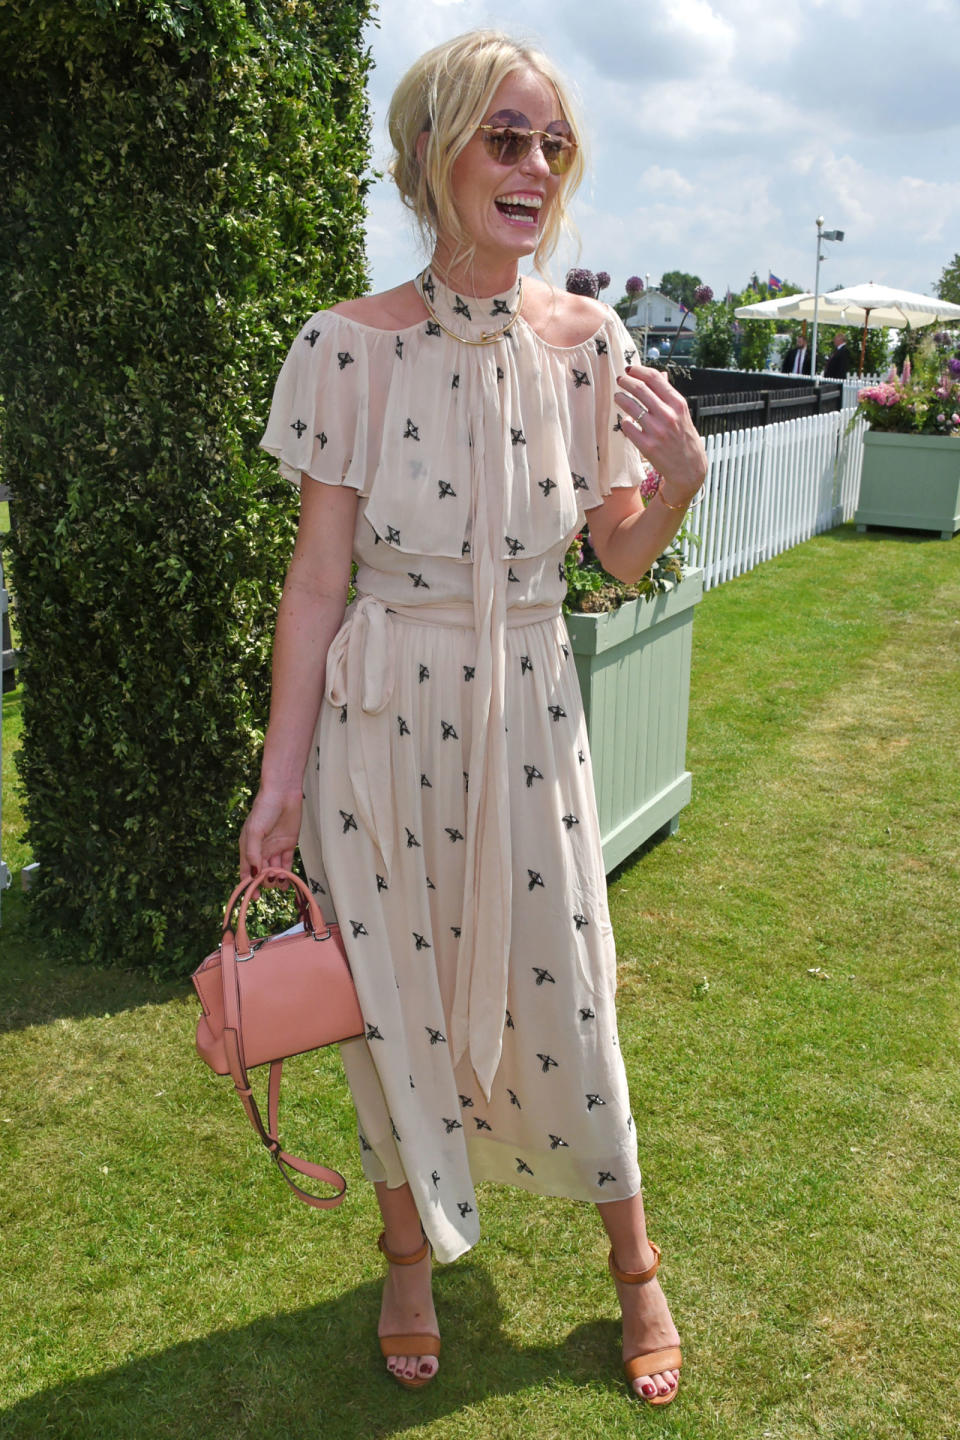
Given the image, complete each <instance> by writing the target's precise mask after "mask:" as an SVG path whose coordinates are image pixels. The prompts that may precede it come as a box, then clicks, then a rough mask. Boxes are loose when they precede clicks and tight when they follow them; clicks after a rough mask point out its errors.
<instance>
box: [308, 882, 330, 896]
mask: <svg viewBox="0 0 960 1440" xmlns="http://www.w3.org/2000/svg"><path fill="white" fill-rule="evenodd" d="M310 892H311V894H313V895H326V893H327V892H326V890H324V888H323V886H322V885H321V884H320V881H319V880H311V881H310Z"/></svg>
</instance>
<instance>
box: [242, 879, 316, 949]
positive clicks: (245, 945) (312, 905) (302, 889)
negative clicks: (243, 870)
mask: <svg viewBox="0 0 960 1440" xmlns="http://www.w3.org/2000/svg"><path fill="white" fill-rule="evenodd" d="M277 880H282V881H286V882H287V883H289V884H291V885H292V886H293V887H294V891H295V899H296V902H297V909H298V910H299V912H300V918H301V920H302V921H303V924H304V928H305V929H308V930H312V931H313V933H314V935H321V934H322V933H323V932H324V931H325V930H326V929H327V923H326V921H325V920H324V918H323V912H322V910H321V909H320V906H319V905H318V904H317V902H316V900H315V899H314V897H313V896H312V895H311V893H310V891H309V890H308V889H307V887H306V885H304V883H303V881H302V880H301V879H300V876H299V875H294V873H293V871H292V870H284V869H282V868H281V867H280V866H279V865H278V866H277V867H276V869H269V870H263V871H261V872H260V874H259V875H251V877H250V879H249V880H241V881H240V884H239V885H238V886H237V887H236V889H235V890H234V892H233V894H232V895H231V896H230V899H229V900H228V901H227V908H226V911H225V912H224V917H223V930H224V934H226V932H227V931H228V930H231V929H232V928H233V927H232V923H231V922H232V920H233V912H234V910H235V909H236V906H237V901H238V900H240V897H241V896H242V897H243V898H242V900H241V903H240V914H239V915H238V917H237V926H236V930H235V931H234V933H235V935H236V943H237V959H238V960H239V959H246V958H248V957H249V955H250V953H251V948H250V937H249V935H248V934H247V911H248V910H249V909H250V906H251V905H252V904H253V902H254V901H255V900H258V899H259V898H260V891H261V889H262V888H263V886H264V885H265V884H267V883H268V882H269V883H273V882H274V881H277Z"/></svg>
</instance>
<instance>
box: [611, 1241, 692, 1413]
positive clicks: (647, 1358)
mask: <svg viewBox="0 0 960 1440" xmlns="http://www.w3.org/2000/svg"><path fill="white" fill-rule="evenodd" d="M647 1244H648V1245H649V1246H650V1249H651V1250H652V1251H653V1264H652V1265H651V1266H650V1267H649V1269H647V1270H621V1269H620V1266H619V1265H618V1264H617V1262H616V1260H615V1259H614V1255H613V1249H612V1247H611V1250H610V1258H609V1262H608V1263H609V1265H610V1274H611V1275H613V1277H614V1278H615V1279H617V1280H619V1281H620V1283H621V1284H622V1285H649V1283H650V1281H651V1280H652V1279H653V1277H654V1276H655V1275H656V1273H657V1271H658V1270H659V1269H660V1250H659V1247H658V1246H656V1245H654V1243H653V1241H652V1240H648V1241H647ZM682 1364H683V1354H682V1352H681V1350H680V1346H679V1345H668V1346H667V1347H666V1349H664V1350H648V1351H647V1352H646V1354H644V1355H631V1357H630V1359H629V1360H625V1361H624V1362H623V1369H624V1373H625V1374H626V1377H627V1383H628V1384H629V1386H630V1389H631V1390H633V1382H634V1380H636V1379H637V1378H638V1376H640V1375H662V1374H663V1373H664V1372H665V1371H667V1370H679V1369H680V1367H681V1365H682ZM679 1389H680V1386H679V1384H677V1385H675V1386H674V1388H673V1389H672V1390H671V1391H670V1393H669V1394H668V1395H652V1396H651V1395H639V1396H638V1399H640V1400H644V1401H646V1403H647V1404H648V1405H670V1404H671V1403H672V1402H673V1401H674V1400H676V1398H677V1393H678V1391H679ZM633 1393H634V1394H635V1395H636V1394H637V1392H636V1391H635V1390H634V1391H633Z"/></svg>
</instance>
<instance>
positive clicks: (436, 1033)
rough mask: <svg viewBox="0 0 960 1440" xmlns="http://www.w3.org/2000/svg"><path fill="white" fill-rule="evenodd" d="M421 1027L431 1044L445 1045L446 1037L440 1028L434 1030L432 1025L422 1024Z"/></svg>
mask: <svg viewBox="0 0 960 1440" xmlns="http://www.w3.org/2000/svg"><path fill="white" fill-rule="evenodd" d="M423 1028H424V1030H426V1032H427V1034H428V1035H429V1036H430V1044H431V1045H445V1044H446V1043H447V1037H446V1035H444V1033H443V1031H442V1030H434V1028H433V1026H432V1025H424V1027H423Z"/></svg>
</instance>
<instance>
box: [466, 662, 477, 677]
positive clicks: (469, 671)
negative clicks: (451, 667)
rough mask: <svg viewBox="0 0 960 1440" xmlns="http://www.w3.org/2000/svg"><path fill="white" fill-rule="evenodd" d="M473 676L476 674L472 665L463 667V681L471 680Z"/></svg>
mask: <svg viewBox="0 0 960 1440" xmlns="http://www.w3.org/2000/svg"><path fill="white" fill-rule="evenodd" d="M475 674H476V670H475V668H474V666H473V665H464V667H463V678H464V680H472V679H473V677H474V675H475Z"/></svg>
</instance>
